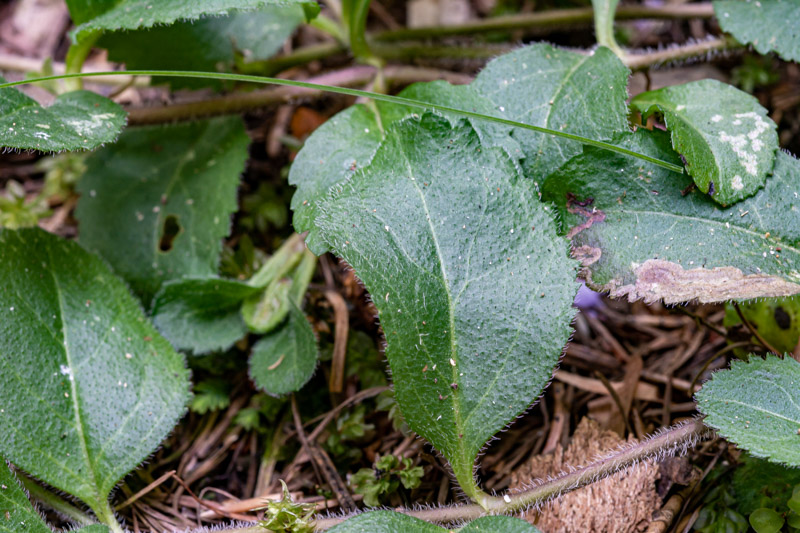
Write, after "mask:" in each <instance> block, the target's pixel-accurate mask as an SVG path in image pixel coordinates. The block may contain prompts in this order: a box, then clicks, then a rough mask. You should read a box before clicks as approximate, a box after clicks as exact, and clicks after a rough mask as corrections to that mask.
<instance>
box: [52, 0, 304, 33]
mask: <svg viewBox="0 0 800 533" xmlns="http://www.w3.org/2000/svg"><path fill="white" fill-rule="evenodd" d="M289 5H299V6H302V7H303V9H304V10H305V12H306V16H307V17H308V18H313V17H315V16H316V15H317V13H319V6H318V5H317V4H316V2H313V1H311V0H159V1H154V0H102V1H99V2H98V1H95V0H67V6H68V7H69V13H70V15H71V17H72V20H73V22H75V24H77V25H78V27H77V28H76V29H75V30H74V31H73V32H72V34H71V35H72V38H73V39H74V40H75V41H79V40H82V39H83V38H84V37H86V36H87V35H89V34H91V33H92V32H95V31H116V30H138V29H141V28H152V27H154V26H161V25H167V24H172V23H173V22H177V21H180V20H186V21H191V20H197V19H201V18H203V17H212V16H218V15H227V14H228V13H230V12H232V11H255V10H258V9H263V8H265V7H271V6H289Z"/></svg>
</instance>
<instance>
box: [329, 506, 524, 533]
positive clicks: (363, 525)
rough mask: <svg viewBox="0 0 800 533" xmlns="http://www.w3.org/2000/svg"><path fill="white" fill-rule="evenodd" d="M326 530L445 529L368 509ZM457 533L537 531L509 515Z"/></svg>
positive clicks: (430, 532)
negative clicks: (368, 510)
mask: <svg viewBox="0 0 800 533" xmlns="http://www.w3.org/2000/svg"><path fill="white" fill-rule="evenodd" d="M328 531H330V533H397V532H399V531H402V532H404V533H443V532H447V531H451V532H452V531H453V530H452V529H445V528H443V527H439V526H437V525H435V524H431V523H430V522H425V521H424V520H420V519H419V518H414V517H413V516H408V515H406V514H403V513H398V512H395V511H370V512H367V513H363V514H360V515H358V516H354V517H353V518H350V519H348V520H345V521H344V522H342V523H341V524H338V525H336V526H334V527H332V528H331V529H329V530H328ZM456 531H459V532H460V533H481V532H486V533H495V532H498V531H502V532H503V533H539V530H538V529H536V528H535V527H534V526H532V525H530V524H529V523H527V522H525V521H524V520H520V519H519V518H512V517H510V516H484V517H481V518H478V519H477V520H474V521H472V522H470V523H469V524H467V525H466V526H464V527H462V528H460V529H458V530H456Z"/></svg>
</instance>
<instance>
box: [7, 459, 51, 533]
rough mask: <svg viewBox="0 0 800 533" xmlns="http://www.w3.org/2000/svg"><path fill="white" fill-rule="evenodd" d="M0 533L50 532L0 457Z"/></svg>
mask: <svg viewBox="0 0 800 533" xmlns="http://www.w3.org/2000/svg"><path fill="white" fill-rule="evenodd" d="M0 533H52V530H51V529H50V528H49V527H48V526H47V524H46V523H45V522H44V520H42V517H41V516H39V513H37V512H36V510H35V509H34V508H33V505H31V502H30V500H28V496H27V495H26V494H25V492H24V491H23V490H22V487H21V486H20V484H19V482H17V478H16V476H14V474H12V473H11V470H9V468H8V466H7V465H6V461H5V459H3V458H2V457H0Z"/></svg>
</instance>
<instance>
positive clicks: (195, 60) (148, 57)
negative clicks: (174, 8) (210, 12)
mask: <svg viewBox="0 0 800 533" xmlns="http://www.w3.org/2000/svg"><path fill="white" fill-rule="evenodd" d="M304 19H305V14H304V12H303V8H302V7H301V6H300V5H299V4H291V5H278V6H269V7H266V8H264V9H261V10H259V11H254V12H249V13H238V12H234V13H232V14H230V15H229V16H222V17H208V18H202V19H200V20H193V21H190V22H176V23H175V24H172V25H171V26H156V27H154V28H150V29H148V30H137V31H126V32H114V33H109V34H106V35H104V36H103V37H102V38H101V39H100V41H99V42H98V46H101V47H103V48H106V49H107V50H108V58H109V59H110V60H111V61H116V62H119V63H125V66H126V67H127V68H128V69H150V70H152V69H160V70H174V69H179V70H198V71H204V72H207V71H215V70H222V71H226V72H229V71H231V70H232V69H233V67H234V63H235V62H234V58H235V57H236V55H237V54H241V55H242V56H243V59H244V60H245V61H257V60H263V59H267V58H269V57H271V56H272V55H273V54H275V53H276V52H277V51H278V50H279V49H280V48H281V46H283V43H284V42H285V41H286V39H288V38H289V37H290V36H291V34H292V33H293V32H294V30H295V29H296V28H297V26H298V25H300V24H301V23H302V22H303V20H304ZM164 50H169V53H168V54H165V53H163V51H164ZM156 82H157V83H169V84H170V85H171V86H172V88H173V89H180V88H198V87H207V86H211V87H215V88H217V89H219V88H222V87H223V82H221V81H219V80H202V79H194V78H157V79H156Z"/></svg>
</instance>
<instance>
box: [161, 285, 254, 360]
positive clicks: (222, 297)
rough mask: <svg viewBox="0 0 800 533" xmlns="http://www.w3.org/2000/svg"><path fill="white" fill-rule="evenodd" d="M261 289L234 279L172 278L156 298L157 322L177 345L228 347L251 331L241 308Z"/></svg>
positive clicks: (200, 350)
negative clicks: (246, 300)
mask: <svg viewBox="0 0 800 533" xmlns="http://www.w3.org/2000/svg"><path fill="white" fill-rule="evenodd" d="M261 291H262V289H261V288H259V287H253V286H251V285H248V284H247V283H244V282H241V281H236V280H231V279H221V278H199V279H181V280H174V281H168V282H166V283H164V285H162V287H161V290H160V291H159V292H158V294H157V295H156V297H155V298H154V299H153V323H154V324H155V326H156V327H157V328H158V330H159V331H161V333H162V334H163V335H164V336H165V337H166V338H167V339H169V341H170V342H171V343H172V345H173V346H174V347H175V348H176V349H179V350H190V351H191V352H193V353H194V354H196V355H201V354H206V353H210V352H215V351H224V350H227V349H228V348H230V347H231V346H233V344H234V343H235V342H236V341H238V340H239V339H241V338H242V337H244V336H245V335H246V334H247V327H246V326H245V323H244V320H242V315H241V313H240V312H239V309H240V308H241V305H242V302H243V301H244V300H245V299H246V298H248V297H250V296H255V295H258V293H259V292H261Z"/></svg>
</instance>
